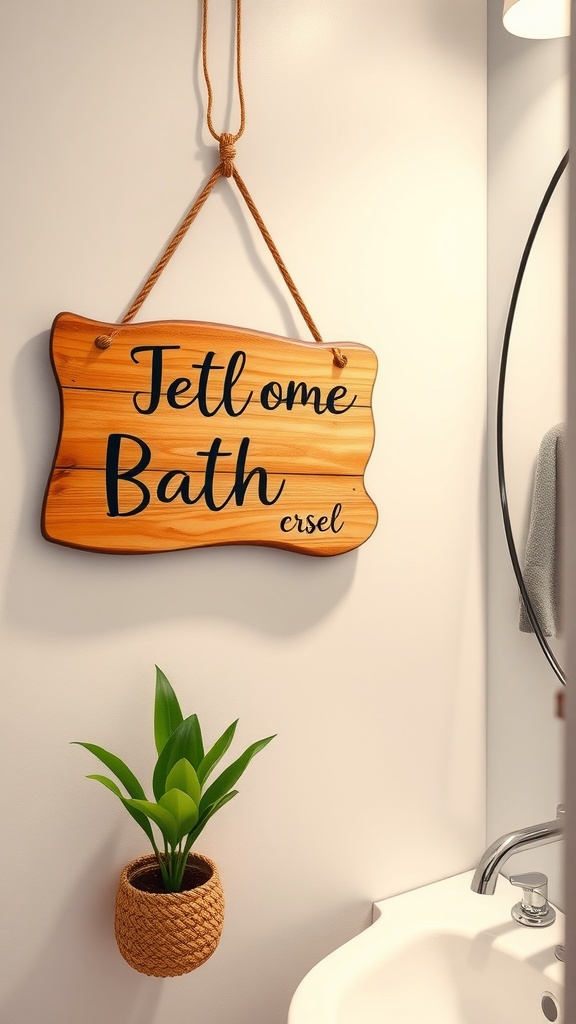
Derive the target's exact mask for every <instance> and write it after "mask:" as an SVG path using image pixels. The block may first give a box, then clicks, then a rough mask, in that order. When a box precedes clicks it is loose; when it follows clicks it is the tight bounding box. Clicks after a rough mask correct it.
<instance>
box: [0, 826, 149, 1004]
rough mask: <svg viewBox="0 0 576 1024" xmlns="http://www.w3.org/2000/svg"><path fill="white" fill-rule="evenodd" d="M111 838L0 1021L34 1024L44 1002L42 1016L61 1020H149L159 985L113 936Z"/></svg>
mask: <svg viewBox="0 0 576 1024" xmlns="http://www.w3.org/2000/svg"><path fill="white" fill-rule="evenodd" d="M114 845H115V840H114V838H113V837H110V838H108V839H107V840H106V841H105V842H104V843H103V844H102V846H101V847H100V849H99V850H98V852H97V853H96V855H95V856H94V857H93V859H92V860H91V861H90V862H89V864H88V865H87V867H86V869H85V871H84V874H83V876H82V878H80V879H79V881H78V882H77V884H76V886H75V887H74V888H72V889H71V891H70V893H69V895H68V899H67V901H66V902H65V903H63V905H62V909H61V911H60V914H59V916H58V917H57V918H56V920H55V923H54V927H53V930H52V931H51V933H50V934H49V935H48V936H47V937H46V938H45V940H44V943H43V945H42V947H41V949H40V950H39V952H38V953H37V956H36V959H35V960H34V961H33V962H32V963H31V964H30V967H29V969H28V971H27V972H26V976H25V978H24V979H23V981H22V982H20V984H19V985H18V986H17V987H16V988H15V989H14V990H13V991H12V993H11V994H10V995H9V996H8V997H7V999H6V1000H5V1002H4V1004H3V1006H2V1007H1V1008H0V1019H1V1020H3V1021H6V1022H8V1021H9V1022H10V1024H32V1022H34V1021H38V1007H42V1014H43V1019H44V1020H54V1021H56V1020H58V1021H61V1024H77V1022H80V1021H81V1022H82V1024H102V1022H103V1021H111V1022H112V1021H122V1024H152V1022H153V1021H154V1019H155V1017H156V1011H157V1008H158V1003H159V1001H160V997H161V993H162V990H161V987H160V986H159V985H158V984H156V985H155V986H154V985H153V984H151V979H143V978H142V976H141V975H138V974H136V972H135V971H132V969H131V968H129V967H128V965H127V964H125V963H124V961H123V960H122V959H121V957H120V954H119V953H118V950H117V949H116V944H115V942H114V939H113V936H112V941H111V936H110V929H111V921H113V915H114V894H115V890H116V881H114V882H113V883H112V885H110V884H109V882H110V878H109V862H110V855H111V852H112V848H113V847H114ZM38 883H39V885H40V886H41V887H42V888H43V887H44V885H45V884H46V879H45V878H43V877H39V878H38ZM39 898H40V895H39ZM83 951H84V954H83ZM145 982H148V984H145Z"/></svg>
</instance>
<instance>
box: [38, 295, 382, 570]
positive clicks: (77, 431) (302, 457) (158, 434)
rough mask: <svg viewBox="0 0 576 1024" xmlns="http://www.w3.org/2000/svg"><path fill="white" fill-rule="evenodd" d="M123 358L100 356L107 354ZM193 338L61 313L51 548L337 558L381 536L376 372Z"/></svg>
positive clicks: (243, 342)
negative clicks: (258, 547) (285, 552)
mask: <svg viewBox="0 0 576 1024" xmlns="http://www.w3.org/2000/svg"><path fill="white" fill-rule="evenodd" d="M101 335H108V336H111V338H112V343H111V344H110V347H108V348H104V349H103V348H98V347H97V345H96V344H95V339H96V338H97V337H98V336H101ZM339 350H340V352H342V353H343V354H344V355H346V356H347V357H348V362H347V365H346V366H344V367H341V368H339V367H337V366H336V365H335V364H334V360H333V356H332V348H331V346H329V345H327V344H317V343H316V342H302V341H293V340H290V339H286V338H280V337H275V336H273V335H270V334H259V333H257V332H255V331H249V330H244V329H242V328H238V327H226V326H222V325H220V324H207V323H195V322H179V321H167V322H155V323H139V324H126V325H121V326H113V325H110V324H104V323H98V322H96V321H93V320H87V319H84V318H82V317H78V316H75V315H73V314H71V313H60V314H59V316H57V317H56V320H55V321H54V325H53V328H52V338H51V355H52V365H53V368H54V372H55V375H56V379H57V381H58V386H59V390H60V397H61V424H60V437H59V440H58V445H57V450H56V455H55V458H54V465H53V467H52V472H51V476H50V480H49V482H48V487H47V491H46V497H45V500H44V508H43V514H42V532H43V534H44V536H45V537H46V539H47V540H50V541H54V542H56V543H58V544H66V545H69V546H72V547H78V548H87V549H89V550H91V551H103V552H114V553H119V554H121V553H123V554H135V553H140V552H158V551H169V550H177V549H184V548H194V547H206V546H209V545H216V544H264V545H273V546H275V547H280V548H286V549H289V550H291V551H298V552H302V553H304V554H310V555H338V554H341V553H342V552H345V551H350V550H352V549H353V548H356V547H358V546H359V545H360V544H362V543H363V542H364V541H365V540H367V539H368V537H369V536H370V535H371V533H372V532H373V530H374V528H375V526H376V522H377V517H378V513H377V510H376V506H375V505H374V502H373V501H372V500H371V499H370V498H369V496H368V494H367V493H366V489H365V487H364V471H365V469H366V465H367V462H368V459H369V457H370V453H371V451H372V446H373V442H374V421H373V416H372V408H371V400H372V389H373V385H374V379H375V375H376V365H377V364H376V356H375V354H374V352H372V350H371V349H369V348H367V347H365V346H363V345H357V344H352V343H350V344H349V343H345V344H341V345H339Z"/></svg>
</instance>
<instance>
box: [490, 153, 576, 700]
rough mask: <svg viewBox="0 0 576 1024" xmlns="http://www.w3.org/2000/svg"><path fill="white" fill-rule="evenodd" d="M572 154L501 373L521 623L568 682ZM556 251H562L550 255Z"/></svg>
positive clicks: (517, 305) (500, 443)
mask: <svg viewBox="0 0 576 1024" xmlns="http://www.w3.org/2000/svg"><path fill="white" fill-rule="evenodd" d="M568 156H569V154H568V153H566V154H565V156H564V157H563V158H562V160H561V162H560V164H559V165H558V167H557V169H556V171H555V172H554V175H553V176H552V179H551V181H550V184H549V186H548V189H547V190H546V193H545V195H544V197H543V199H542V202H541V204H540V207H539V209H538V211H537V213H536V217H535V220H534V223H533V225H532V228H531V230H530V233H529V236H528V239H527V242H526V245H525V248H524V252H523V254H522V258H521V261H520V265H519V268H518V273H517V276H516V281H515V284H514V289H513V292H512V298H511V301H510V308H509V312H508V317H507V321H506V328H505V332H504V340H503V344H502V355H501V361H500V375H499V381H498V399H497V420H496V443H497V463H498V483H499V489H500V501H501V505H502V515H503V520H504V529H505V533H506V540H507V543H508V550H509V552H510V558H511V560H512V566H513V569H514V573H515V575H516V580H517V582H518V588H519V611H518V623H519V628H520V629H521V630H522V631H523V632H532V633H534V635H535V637H536V639H537V641H538V643H539V644H540V647H541V649H542V651H543V653H544V655H545V657H546V659H547V661H548V663H549V664H550V667H551V668H552V670H553V671H554V672H555V674H556V676H557V677H558V679H559V680H560V682H561V683H563V685H566V677H565V674H564V670H563V668H562V663H563V661H564V650H563V639H562V609H561V602H560V600H559V597H560V588H561V583H560V575H559V574H560V566H561V532H562V531H561V521H560V510H561V503H562V485H563V479H564V461H565V455H564V453H565V430H566V426H565V420H566V408H565V365H566V339H567V280H568V274H567V259H568V255H567V254H568V242H567V224H568V216H567V209H568V183H567V176H564V171H565V170H566V167H567V165H568ZM550 252H553V253H554V254H555V256H554V260H550Z"/></svg>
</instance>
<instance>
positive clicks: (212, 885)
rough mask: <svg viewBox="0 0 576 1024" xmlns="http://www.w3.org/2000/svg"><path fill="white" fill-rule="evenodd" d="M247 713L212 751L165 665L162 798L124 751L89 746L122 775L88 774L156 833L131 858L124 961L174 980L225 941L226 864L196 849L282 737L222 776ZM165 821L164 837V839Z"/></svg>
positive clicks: (157, 730)
mask: <svg viewBox="0 0 576 1024" xmlns="http://www.w3.org/2000/svg"><path fill="white" fill-rule="evenodd" d="M237 724H238V719H237V720H236V721H235V722H232V725H230V726H228V728H227V729H226V730H225V731H224V732H223V733H222V735H221V736H220V737H219V739H217V740H216V742H215V743H214V744H213V746H211V747H210V748H209V749H208V750H207V751H205V749H204V741H203V737H202V730H201V728H200V722H199V721H198V717H197V716H196V715H190V716H189V717H188V718H184V716H183V714H182V711H181V709H180V704H179V702H178V698H177V697H176V694H175V692H174V690H173V688H172V686H171V684H170V683H169V681H168V679H167V678H166V676H165V675H164V673H163V672H162V670H161V669H159V668H158V666H156V691H155V699H154V739H155V745H156V753H157V760H156V764H155V767H154V771H153V776H152V791H153V794H154V800H149V799H148V798H147V797H146V794H145V792H144V789H143V787H142V785H141V784H140V782H139V781H138V779H137V778H136V776H135V775H134V773H133V772H132V771H131V770H130V769H129V768H128V766H127V765H126V764H125V763H124V761H122V760H121V759H120V758H119V757H117V756H116V755H115V754H111V753H110V752H109V751H107V750H104V748H103V747H99V746H96V745H95V744H94V743H84V742H80V741H75V742H78V743H79V746H81V747H86V749H87V750H89V751H90V752H91V753H92V754H94V755H95V756H96V757H97V758H99V760H100V761H101V762H102V763H103V764H104V765H105V766H106V768H108V770H109V771H110V772H112V774H113V775H115V776H116V779H117V780H118V782H119V783H120V784H121V786H123V788H124V790H125V793H123V792H122V791H121V789H120V788H119V786H118V785H117V783H116V782H114V780H113V779H110V778H108V777H107V776H104V775H88V776H87V778H89V779H96V781H97V782H100V783H102V785H103V786H106V788H107V789H109V790H110V791H111V792H112V793H114V794H115V796H117V797H118V799H119V800H120V801H121V802H122V803H123V805H124V807H125V808H126V810H127V811H128V813H129V814H130V815H131V816H132V818H134V820H135V821H136V822H137V824H138V825H139V826H140V828H141V829H143V831H144V832H145V833H146V835H147V837H148V839H149V840H150V843H151V844H152V848H153V851H154V852H153V853H152V854H148V855H147V856H144V857H139V858H138V859H137V860H135V861H132V862H131V863H130V864H128V865H127V866H126V867H125V868H124V870H123V872H122V874H121V877H120V882H119V885H118V890H117V894H116V911H115V933H116V941H117V943H118V948H119V949H120V952H121V954H122V956H123V957H124V959H125V960H126V961H127V962H128V963H129V964H130V965H131V966H132V967H134V968H135V969H136V970H137V971H140V972H141V973H142V974H149V975H154V976H156V977H163V978H164V977H169V976H171V977H173V976H175V975H178V974H186V973H187V972H188V971H192V970H194V969H195V968H196V967H199V966H200V964H202V963H204V961H205V960H207V959H208V957H209V956H211V955H212V953H213V952H214V950H215V949H216V946H217V945H218V942H219V939H220V934H221V932H222V925H223V922H224V896H223V892H222V884H221V881H220V876H219V873H218V869H217V868H216V865H215V864H214V863H213V862H212V861H211V860H210V859H209V858H208V857H204V856H202V855H201V854H198V853H191V849H192V845H193V844H194V842H195V841H196V839H197V838H198V836H199V835H200V833H201V832H202V830H203V829H204V827H205V825H206V824H207V822H208V821H209V820H210V818H211V817H212V816H213V815H214V814H215V813H216V811H219V810H220V808H221V807H224V805H225V804H227V803H228V802H229V801H230V800H232V798H233V797H235V796H236V795H237V792H238V791H237V790H236V789H234V786H235V784H236V782H237V781H238V779H239V778H240V776H241V775H242V774H243V772H244V771H245V770H246V768H247V767H248V765H249V763H250V761H251V760H252V758H253V757H254V756H255V754H257V753H258V751H260V750H262V748H263V747H265V746H266V745H267V744H268V743H270V741H271V740H272V739H274V737H273V736H267V737H266V738H265V739H263V740H258V741H257V742H256V743H252V744H251V746H249V747H248V748H247V749H246V750H245V751H244V753H243V754H241V755H240V757H238V758H237V759H236V760H235V761H234V762H233V763H232V764H230V765H229V766H228V768H225V769H224V771H222V772H221V773H220V775H218V776H217V777H216V778H215V779H213V781H210V783H208V780H209V778H210V777H211V776H212V773H213V771H214V769H215V768H216V766H217V765H218V764H219V763H220V761H221V760H222V758H223V757H224V755H225V754H226V752H227V750H228V748H229V747H230V744H231V743H232V740H233V738H234V733H235V731H236V726H237ZM153 826H155V827H156V828H157V829H158V831H159V833H160V835H161V837H162V838H161V841H160V842H159V841H157V837H156V835H155V832H154V827H153Z"/></svg>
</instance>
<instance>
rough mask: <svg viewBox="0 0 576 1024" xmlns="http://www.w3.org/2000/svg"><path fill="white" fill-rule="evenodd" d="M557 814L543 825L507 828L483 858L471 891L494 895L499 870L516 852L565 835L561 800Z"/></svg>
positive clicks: (541, 844) (551, 841)
mask: <svg viewBox="0 0 576 1024" xmlns="http://www.w3.org/2000/svg"><path fill="white" fill-rule="evenodd" d="M556 815H557V816H556V818H555V819H554V820H553V821H544V822H542V824H541V825H531V826H529V827H528V828H521V829H518V830H516V831H515V832H507V833H506V835H503V836H500V838H499V839H496V841H495V842H493V843H492V845H491V846H489V847H488V849H487V850H486V851H485V852H484V853H483V854H482V856H481V858H480V862H479V864H478V867H477V868H476V871H475V873H474V878H473V879H472V885H471V886H470V888H471V889H472V891H473V892H478V893H482V894H484V895H487V896H493V895H494V892H495V890H496V880H497V878H498V873H499V872H500V871H501V869H502V866H503V865H504V863H505V862H506V861H507V860H508V858H509V857H511V856H512V854H513V853H520V852H521V851H523V850H532V849H534V847H536V846H545V845H546V844H547V843H556V842H558V840H559V839H562V836H563V835H564V820H563V818H564V806H563V804H559V805H558V807H557V808H556Z"/></svg>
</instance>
